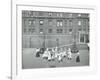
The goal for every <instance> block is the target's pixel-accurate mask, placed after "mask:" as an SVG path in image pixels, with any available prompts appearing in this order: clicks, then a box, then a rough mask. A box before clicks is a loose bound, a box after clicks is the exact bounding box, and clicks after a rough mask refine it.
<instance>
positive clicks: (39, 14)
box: [23, 11, 81, 17]
mask: <svg viewBox="0 0 100 80" xmlns="http://www.w3.org/2000/svg"><path fill="white" fill-rule="evenodd" d="M45 13H46V14H47V15H48V16H53V14H56V15H55V16H57V17H63V15H64V14H63V13H61V12H58V13H57V12H56V13H53V12H42V11H40V12H34V11H26V12H23V15H24V16H36V15H38V16H43V15H45ZM65 14H67V16H69V17H72V16H73V14H75V13H65ZM77 17H81V14H80V13H77Z"/></svg>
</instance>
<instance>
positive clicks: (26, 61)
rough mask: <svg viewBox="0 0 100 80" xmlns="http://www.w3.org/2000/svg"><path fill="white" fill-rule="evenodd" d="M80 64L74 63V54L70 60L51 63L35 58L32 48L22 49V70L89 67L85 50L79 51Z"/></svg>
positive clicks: (65, 59) (87, 54) (87, 52)
mask: <svg viewBox="0 0 100 80" xmlns="http://www.w3.org/2000/svg"><path fill="white" fill-rule="evenodd" d="M79 53H80V62H79V63H77V62H76V56H77V55H76V54H73V55H72V57H73V58H72V60H68V59H67V58H64V59H63V62H60V63H59V62H58V61H57V60H56V61H51V62H48V61H47V60H45V59H43V58H42V57H39V58H37V57H35V55H36V54H35V52H34V50H33V49H32V48H30V49H29V48H27V49H23V54H22V56H23V57H22V68H23V69H32V68H49V67H73V66H89V51H88V50H87V49H82V50H79Z"/></svg>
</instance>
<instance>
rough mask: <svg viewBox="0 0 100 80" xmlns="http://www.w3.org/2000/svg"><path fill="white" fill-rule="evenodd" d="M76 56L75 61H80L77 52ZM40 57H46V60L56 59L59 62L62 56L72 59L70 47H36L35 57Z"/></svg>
mask: <svg viewBox="0 0 100 80" xmlns="http://www.w3.org/2000/svg"><path fill="white" fill-rule="evenodd" d="M77 54H78V57H77V58H76V61H77V62H80V59H79V52H77ZM40 56H41V57H42V58H43V59H46V60H48V61H54V60H56V59H57V60H58V61H59V62H62V61H63V59H64V58H68V60H71V59H72V53H71V49H70V48H68V49H67V48H57V47H55V48H52V49H50V48H46V49H44V48H37V49H36V57H40Z"/></svg>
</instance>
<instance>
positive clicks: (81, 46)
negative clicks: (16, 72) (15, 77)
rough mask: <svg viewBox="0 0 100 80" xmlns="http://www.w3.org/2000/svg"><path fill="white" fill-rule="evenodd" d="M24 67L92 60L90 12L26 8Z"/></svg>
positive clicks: (81, 62)
mask: <svg viewBox="0 0 100 80" xmlns="http://www.w3.org/2000/svg"><path fill="white" fill-rule="evenodd" d="M21 15H22V17H21V18H22V26H21V28H22V53H21V54H22V69H34V68H58V67H77V66H78V67H79V66H89V64H90V61H89V60H90V45H89V44H90V35H89V33H90V24H89V23H90V14H89V13H77V12H76V13H74V12H57V11H56V12H54V11H45V10H44V11H34V10H22V11H21Z"/></svg>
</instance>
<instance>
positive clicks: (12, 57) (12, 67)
mask: <svg viewBox="0 0 100 80" xmlns="http://www.w3.org/2000/svg"><path fill="white" fill-rule="evenodd" d="M14 5H15V4H14ZM14 5H12V7H13V6H14ZM23 5H24V6H25V4H23ZM23 5H22V4H16V7H13V8H16V10H15V11H16V14H14V13H15V12H14V11H13V9H12V15H16V27H15V28H16V33H15V34H16V54H15V53H14V54H13V46H15V45H14V44H13V41H14V37H13V33H14V32H13V28H12V26H13V25H15V24H13V19H15V17H14V16H11V22H12V26H11V30H12V32H11V35H12V37H11V39H12V41H11V42H12V44H11V45H12V50H11V51H12V53H11V76H12V80H13V79H14V78H16V77H17V76H18V75H19V74H18V56H17V55H18V52H17V47H18V42H17V38H18V35H17V34H18V33H17V32H18V29H17V26H18V25H17V23H18V22H17V19H18V18H17V16H18V14H17V7H18V6H23ZM27 6H37V7H56V8H72V9H86V10H93V11H95V8H74V7H59V6H41V5H34V4H33V5H27ZM13 17H14V18H13ZM94 25H95V24H94ZM15 55H16V58H15V59H16V60H15V59H14V56H15ZM13 60H14V61H13ZM15 61H16V62H15ZM14 62H15V63H16V64H13V63H14ZM15 66H16V68H15ZM53 70H54V69H52V70H51V71H53ZM40 71H41V70H40ZM93 71H94V70H93ZM75 72H77V70H76V71H75Z"/></svg>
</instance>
